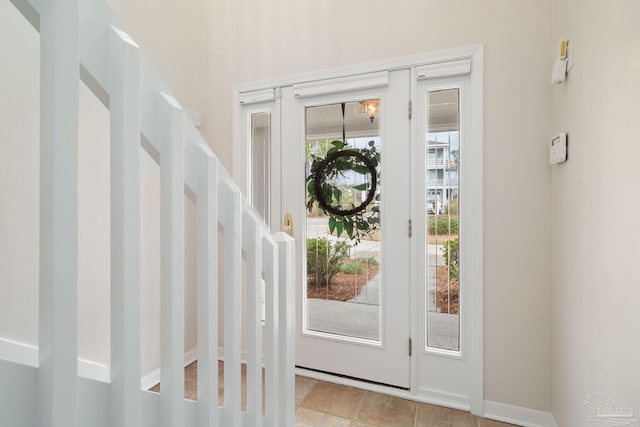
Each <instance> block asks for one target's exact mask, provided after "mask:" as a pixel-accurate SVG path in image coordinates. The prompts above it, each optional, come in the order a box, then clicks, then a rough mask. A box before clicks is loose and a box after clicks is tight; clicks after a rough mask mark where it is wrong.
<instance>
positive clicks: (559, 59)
mask: <svg viewBox="0 0 640 427" xmlns="http://www.w3.org/2000/svg"><path fill="white" fill-rule="evenodd" d="M570 62H571V54H570V45H569V40H567V39H561V40H560V41H558V46H557V47H556V57H555V61H554V63H553V70H552V71H551V83H553V84H561V83H564V79H565V77H566V76H567V72H568V71H569V69H570V68H571V64H570Z"/></svg>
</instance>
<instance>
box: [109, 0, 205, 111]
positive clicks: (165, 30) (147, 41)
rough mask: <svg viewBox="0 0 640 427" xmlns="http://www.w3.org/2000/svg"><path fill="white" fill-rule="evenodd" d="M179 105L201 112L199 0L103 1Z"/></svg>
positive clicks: (201, 55)
mask: <svg viewBox="0 0 640 427" xmlns="http://www.w3.org/2000/svg"><path fill="white" fill-rule="evenodd" d="M106 2H107V3H108V4H109V5H110V6H111V7H112V8H113V10H114V12H115V13H116V15H117V16H118V17H119V18H120V19H121V20H122V23H123V25H124V28H125V29H126V31H127V32H128V33H129V34H130V35H131V37H132V38H133V39H134V40H135V41H136V43H137V44H138V45H139V46H140V48H141V50H142V52H143V53H144V55H145V56H146V57H147V58H149V60H150V61H151V63H152V64H153V66H154V67H155V69H156V70H157V71H158V73H159V74H160V76H161V77H162V78H163V80H164V81H165V82H166V83H167V85H168V86H169V88H170V89H171V92H172V94H173V95H174V96H175V97H176V99H177V100H178V102H179V103H180V105H182V107H184V108H185V109H188V110H191V111H201V110H202V108H203V98H204V94H203V91H202V86H203V76H204V61H203V49H204V48H203V46H204V44H203V37H202V35H203V32H202V31H203V24H204V22H205V18H204V15H203V13H202V10H203V3H204V2H203V0H180V1H175V0H154V1H150V0H136V1H131V0H106Z"/></svg>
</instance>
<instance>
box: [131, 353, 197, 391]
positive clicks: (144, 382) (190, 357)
mask: <svg viewBox="0 0 640 427" xmlns="http://www.w3.org/2000/svg"><path fill="white" fill-rule="evenodd" d="M196 360H198V347H194V348H192V349H191V350H189V351H187V352H186V353H185V354H184V366H185V367H187V366H189V365H191V364H192V363H193V362H195V361H196ZM161 375H162V372H161V371H160V368H158V369H156V370H153V371H151V372H149V373H148V374H147V375H145V376H143V377H142V378H140V388H141V389H142V390H149V389H150V388H152V387H154V386H156V385H158V384H160V378H161Z"/></svg>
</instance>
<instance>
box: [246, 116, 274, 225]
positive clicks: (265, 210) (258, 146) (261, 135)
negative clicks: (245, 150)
mask: <svg viewBox="0 0 640 427" xmlns="http://www.w3.org/2000/svg"><path fill="white" fill-rule="evenodd" d="M250 121H251V139H250V145H251V146H250V152H251V173H250V176H251V193H250V194H251V205H252V206H253V207H254V209H255V210H256V212H257V213H258V215H260V217H261V218H262V220H263V221H264V222H265V224H267V226H270V223H271V218H270V211H271V206H270V205H271V191H270V189H271V168H270V166H271V113H269V112H258V113H252V114H251V116H250Z"/></svg>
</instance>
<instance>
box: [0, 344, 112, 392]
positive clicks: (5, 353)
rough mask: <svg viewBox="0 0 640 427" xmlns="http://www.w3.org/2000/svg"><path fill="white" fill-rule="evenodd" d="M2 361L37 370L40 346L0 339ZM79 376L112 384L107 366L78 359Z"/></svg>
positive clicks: (0, 357)
mask: <svg viewBox="0 0 640 427" xmlns="http://www.w3.org/2000/svg"><path fill="white" fill-rule="evenodd" d="M0 359H3V360H7V361H9V362H14V363H19V364H21V365H26V366H31V367H33V368H37V367H38V365H39V363H38V346H35V345H32V344H26V343H22V342H19V341H13V340H10V339H7V338H2V337H0ZM78 376H79V377H82V378H88V379H91V380H95V381H100V382H103V383H109V382H111V371H110V369H109V367H108V366H107V365H104V364H102V363H96V362H92V361H90V360H86V359H82V358H78Z"/></svg>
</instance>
